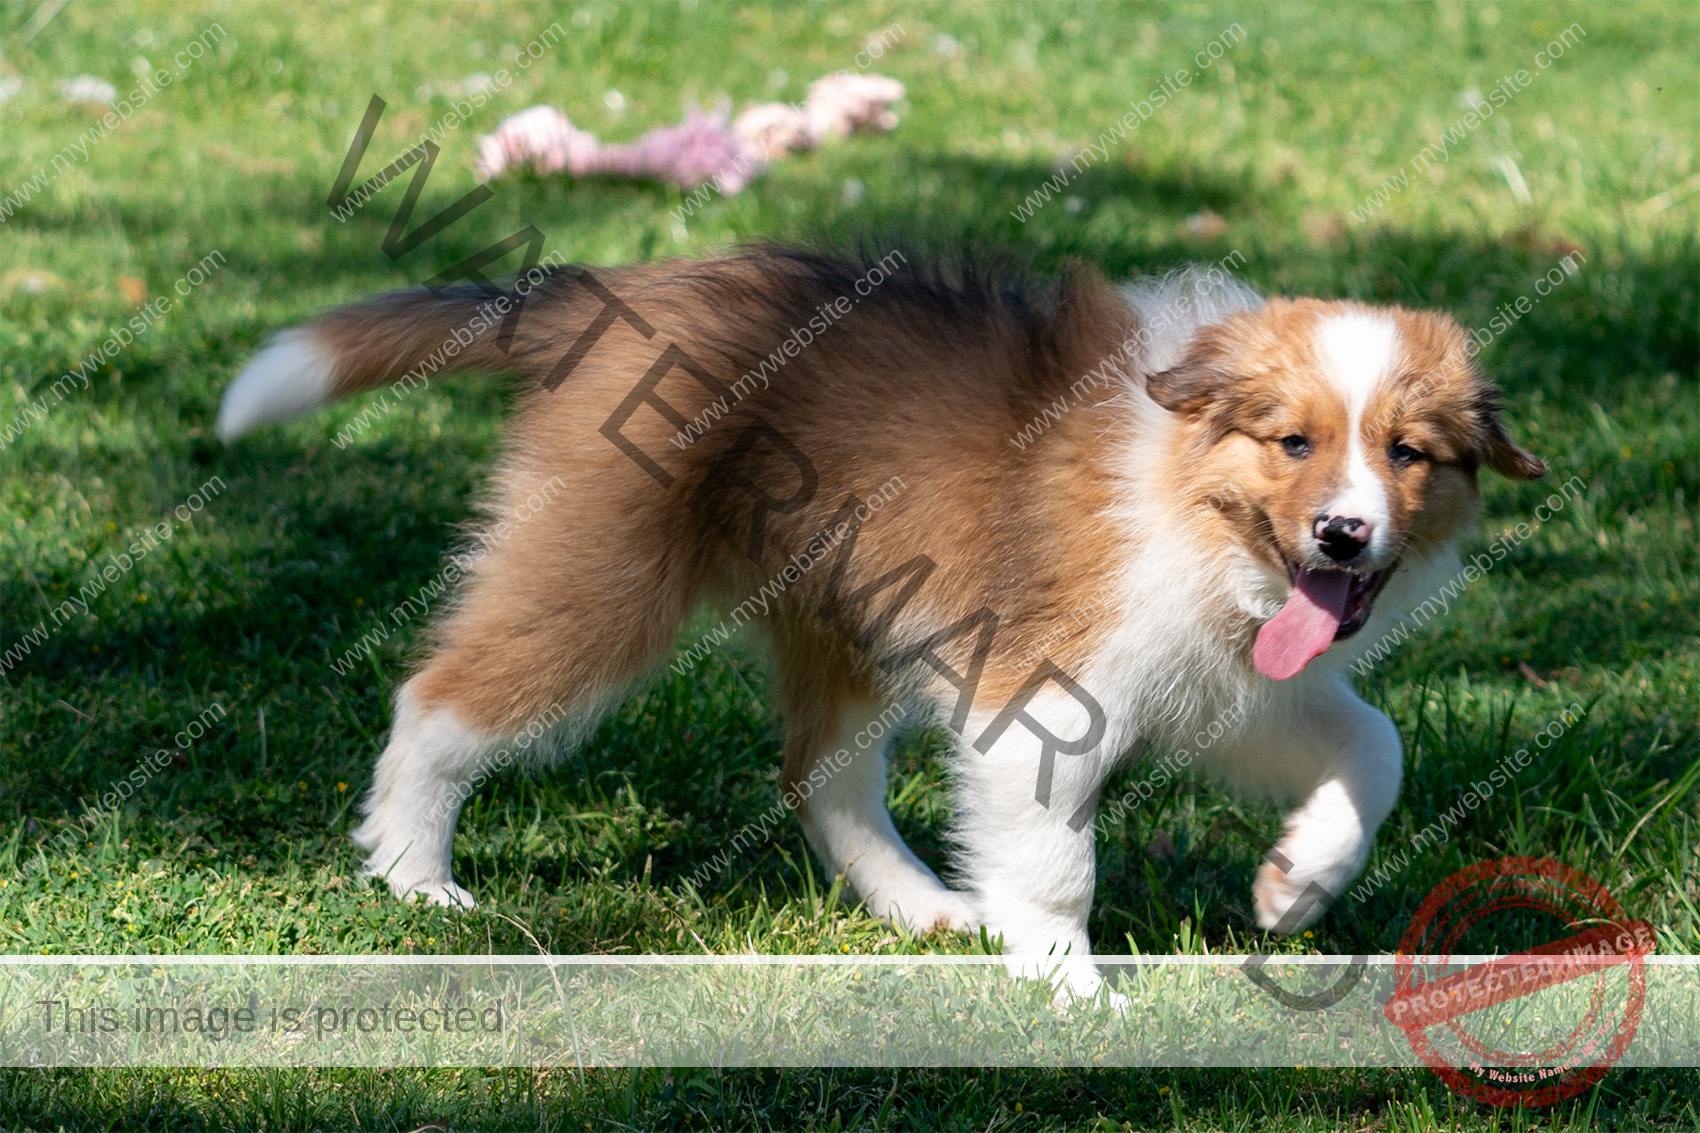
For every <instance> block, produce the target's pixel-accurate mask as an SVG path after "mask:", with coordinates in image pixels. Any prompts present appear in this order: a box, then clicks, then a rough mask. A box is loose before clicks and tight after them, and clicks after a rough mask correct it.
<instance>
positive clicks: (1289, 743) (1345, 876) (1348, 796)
mask: <svg viewBox="0 0 1700 1133" xmlns="http://www.w3.org/2000/svg"><path fill="white" fill-rule="evenodd" d="M1240 746H1241V747H1242V749H1243V750H1242V752H1241V753H1240V754H1241V757H1242V759H1244V758H1247V757H1250V756H1252V755H1254V754H1255V755H1256V757H1257V758H1258V760H1259V762H1261V763H1262V765H1263V766H1264V767H1266V768H1279V769H1280V771H1279V772H1277V773H1278V774H1281V775H1283V777H1286V778H1288V782H1287V783H1286V784H1283V785H1284V786H1286V787H1287V789H1288V790H1289V791H1290V792H1291V793H1292V794H1294V795H1297V796H1299V797H1301V798H1302V799H1303V801H1302V802H1301V803H1300V804H1299V806H1298V808H1297V809H1296V810H1294V811H1293V812H1292V813H1290V814H1288V815H1287V821H1286V831H1285V832H1284V833H1283V834H1282V836H1281V840H1280V842H1279V843H1277V844H1276V846H1275V849H1274V851H1272V852H1271V854H1270V860H1269V861H1266V862H1265V863H1264V864H1263V865H1262V866H1261V867H1260V868H1259V869H1258V871H1257V880H1256V882H1255V883H1254V884H1253V885H1252V904H1253V908H1254V910H1255V912H1256V915H1257V923H1258V924H1259V925H1260V926H1261V927H1263V928H1266V929H1279V930H1280V931H1282V932H1296V931H1298V930H1299V929H1302V928H1304V927H1305V926H1306V925H1308V924H1311V923H1312V922H1314V921H1315V920H1316V919H1317V918H1318V917H1320V916H1321V915H1322V913H1323V911H1324V910H1325V909H1326V908H1327V907H1328V906H1329V905H1332V904H1334V903H1335V901H1336V900H1337V899H1338V898H1340V897H1342V896H1343V895H1344V894H1345V891H1346V886H1347V884H1348V883H1349V882H1350V881H1351V880H1352V879H1353V878H1355V877H1356V876H1357V875H1358V873H1359V872H1360V871H1361V870H1362V869H1363V867H1364V863H1365V862H1366V861H1367V860H1368V859H1369V851H1370V846H1371V844H1372V843H1373V842H1374V840H1375V832H1376V831H1377V830H1378V829H1380V827H1381V824H1382V822H1383V821H1384V820H1385V819H1386V818H1387V815H1388V814H1389V813H1390V812H1391V811H1392V810H1393V804H1394V803H1395V802H1397V801H1398V798H1399V779H1400V773H1401V764H1402V758H1403V748H1402V745H1401V744H1400V741H1399V729H1398V728H1396V727H1394V725H1393V721H1391V720H1389V719H1388V718H1387V717H1386V716H1384V715H1383V714H1382V713H1380V712H1378V711H1376V710H1375V709H1374V708H1371V707H1370V706H1369V705H1368V704H1365V703H1364V702H1363V701H1362V700H1361V699H1359V698H1358V696H1357V694H1355V693H1354V692H1352V691H1351V689H1350V688H1348V687H1347V686H1346V684H1345V682H1344V680H1339V681H1337V682H1335V683H1334V684H1333V685H1332V686H1331V687H1330V688H1328V689H1327V690H1326V691H1325V693H1324V695H1322V696H1320V697H1312V698H1306V699H1305V701H1304V702H1303V703H1302V704H1294V705H1293V706H1291V707H1290V708H1287V709H1285V710H1281V711H1278V712H1276V713H1273V714H1272V716H1271V718H1270V720H1269V721H1268V723H1267V724H1266V726H1265V728H1264V729H1259V733H1258V734H1256V735H1252V736H1247V737H1244V738H1243V739H1242V740H1241V741H1240ZM1313 886H1314V887H1315V888H1312V887H1313ZM1307 892H1308V896H1307Z"/></svg>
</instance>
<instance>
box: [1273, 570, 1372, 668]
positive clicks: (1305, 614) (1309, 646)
mask: <svg viewBox="0 0 1700 1133" xmlns="http://www.w3.org/2000/svg"><path fill="white" fill-rule="evenodd" d="M1351 587H1352V576H1351V575H1349V574H1347V573H1345V572H1344V571H1312V570H1303V569H1301V570H1300V571H1299V577H1298V581H1297V582H1295V583H1294V584H1293V593H1292V597H1290V598H1288V599H1287V604H1286V605H1285V606H1282V607H1281V612H1280V613H1278V614H1276V615H1275V616H1274V617H1273V618H1270V619H1269V620H1268V621H1267V622H1265V623H1264V624H1263V628H1262V629H1260V630H1258V631H1257V644H1256V645H1255V646H1254V647H1253V648H1252V651H1251V659H1252V661H1253V662H1255V663H1256V665H1257V671H1258V672H1260V673H1262V674H1263V675H1264V676H1266V677H1268V678H1269V679H1270V680H1276V681H1284V680H1286V679H1287V678H1288V677H1293V676H1297V675H1298V674H1299V673H1300V672H1301V671H1302V670H1303V669H1304V667H1305V666H1306V665H1308V664H1310V663H1311V661H1312V660H1313V659H1314V658H1317V657H1320V656H1322V654H1324V653H1326V652H1327V651H1328V647H1329V646H1330V645H1331V644H1333V642H1334V634H1335V633H1336V632H1338V631H1339V629H1340V619H1341V618H1343V617H1344V616H1345V613H1346V595H1347V592H1348V591H1350V590H1351Z"/></svg>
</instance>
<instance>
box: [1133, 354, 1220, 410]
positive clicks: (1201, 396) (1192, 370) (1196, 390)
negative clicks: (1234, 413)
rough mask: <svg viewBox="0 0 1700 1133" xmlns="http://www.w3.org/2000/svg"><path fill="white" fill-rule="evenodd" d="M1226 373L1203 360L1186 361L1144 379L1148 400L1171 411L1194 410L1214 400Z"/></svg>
mask: <svg viewBox="0 0 1700 1133" xmlns="http://www.w3.org/2000/svg"><path fill="white" fill-rule="evenodd" d="M1227 383H1228V375H1227V374H1226V373H1224V372H1223V371H1222V370H1221V369H1220V368H1219V367H1217V366H1215V365H1213V364H1211V363H1209V362H1205V361H1202V360H1200V361H1192V360H1190V359H1189V360H1187V361H1185V362H1182V363H1181V364H1180V365H1178V366H1176V367H1175V368H1174V369H1172V370H1164V371H1163V372H1162V373H1160V374H1152V375H1151V376H1150V377H1148V378H1146V379H1145V392H1146V393H1148V394H1150V395H1151V400H1152V401H1155V402H1156V403H1157V404H1158V405H1161V406H1162V407H1163V408H1164V409H1167V410H1169V411H1170V412H1173V413H1196V412H1197V411H1198V410H1200V409H1202V408H1204V407H1205V406H1206V405H1208V404H1210V402H1212V401H1214V400H1215V399H1216V396H1217V395H1218V394H1219V393H1221V391H1222V389H1223V387H1224V386H1226V385H1227Z"/></svg>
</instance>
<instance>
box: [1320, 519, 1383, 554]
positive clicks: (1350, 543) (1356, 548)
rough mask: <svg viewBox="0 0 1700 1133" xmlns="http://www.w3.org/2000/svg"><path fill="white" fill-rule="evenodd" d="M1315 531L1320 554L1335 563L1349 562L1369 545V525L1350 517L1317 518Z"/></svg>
mask: <svg viewBox="0 0 1700 1133" xmlns="http://www.w3.org/2000/svg"><path fill="white" fill-rule="evenodd" d="M1315 531H1316V542H1317V545H1318V546H1320V547H1321V548H1322V553H1323V554H1325V555H1327V556H1328V557H1329V558H1331V559H1333V560H1334V561H1335V562H1337V563H1349V562H1351V561H1352V560H1353V559H1355V558H1357V557H1358V556H1359V555H1361V554H1363V550H1364V548H1365V547H1366V546H1368V545H1369V534H1370V531H1369V524H1367V523H1365V522H1364V521H1363V520H1361V519H1357V518H1354V517H1351V516H1344V515H1324V516H1318V517H1317V520H1316V526H1315Z"/></svg>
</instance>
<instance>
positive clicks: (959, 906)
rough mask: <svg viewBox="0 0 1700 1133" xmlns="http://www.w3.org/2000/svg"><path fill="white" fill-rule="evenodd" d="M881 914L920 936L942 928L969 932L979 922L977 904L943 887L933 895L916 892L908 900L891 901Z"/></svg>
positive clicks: (963, 895)
mask: <svg viewBox="0 0 1700 1133" xmlns="http://www.w3.org/2000/svg"><path fill="white" fill-rule="evenodd" d="M881 915H882V916H885V917H886V918H888V919H889V920H891V921H892V923H894V924H899V925H902V926H903V927H904V928H906V929H908V930H909V931H910V932H913V933H916V934H917V935H921V934H925V933H928V932H931V931H933V930H934V929H940V928H942V929H948V930H951V931H954V932H967V931H970V930H971V929H972V927H973V926H974V925H975V924H976V923H977V922H976V919H975V916H974V905H973V903H972V902H971V901H969V899H968V896H967V894H964V893H958V892H956V891H955V890H953V889H945V888H943V887H942V886H941V887H940V888H938V889H937V890H936V891H934V892H930V893H915V894H911V895H909V896H908V898H907V899H906V900H903V901H892V902H890V904H889V905H888V906H887V908H886V911H885V912H884V913H883V914H881Z"/></svg>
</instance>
